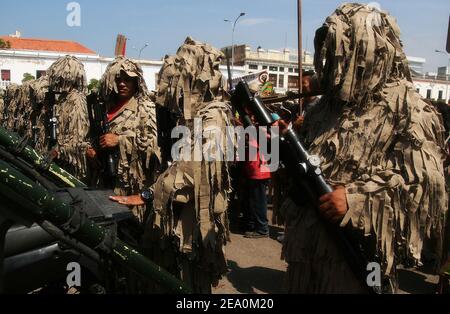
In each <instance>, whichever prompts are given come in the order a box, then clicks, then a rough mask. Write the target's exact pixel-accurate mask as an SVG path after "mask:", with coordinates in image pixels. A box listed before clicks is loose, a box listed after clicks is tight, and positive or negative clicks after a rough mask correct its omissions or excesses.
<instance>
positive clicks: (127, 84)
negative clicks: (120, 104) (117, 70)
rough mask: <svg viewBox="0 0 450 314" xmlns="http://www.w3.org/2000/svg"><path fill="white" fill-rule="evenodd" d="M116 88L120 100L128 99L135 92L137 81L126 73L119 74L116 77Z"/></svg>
mask: <svg viewBox="0 0 450 314" xmlns="http://www.w3.org/2000/svg"><path fill="white" fill-rule="evenodd" d="M116 83H117V88H118V89H119V98H120V99H121V100H128V99H130V98H131V97H133V95H134V94H135V93H136V90H137V82H136V80H135V79H134V78H132V77H129V76H128V75H125V74H121V75H120V77H118V78H117V79H116Z"/></svg>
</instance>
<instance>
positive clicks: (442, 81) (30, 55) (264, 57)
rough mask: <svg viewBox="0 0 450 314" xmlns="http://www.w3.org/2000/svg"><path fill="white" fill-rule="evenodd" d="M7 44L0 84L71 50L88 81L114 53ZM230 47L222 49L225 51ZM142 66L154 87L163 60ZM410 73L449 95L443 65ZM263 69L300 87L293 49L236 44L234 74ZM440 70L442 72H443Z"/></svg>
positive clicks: (37, 42)
mask: <svg viewBox="0 0 450 314" xmlns="http://www.w3.org/2000/svg"><path fill="white" fill-rule="evenodd" d="M0 39H2V40H3V42H5V43H8V47H3V48H1V47H0V74H1V76H0V88H2V89H4V88H5V87H6V86H7V85H9V84H12V83H16V84H21V83H22V80H23V78H24V74H26V73H28V74H31V75H32V76H34V77H35V78H39V77H40V76H41V75H43V74H45V71H46V70H47V69H48V68H49V67H50V65H51V64H52V63H53V62H55V61H56V60H57V59H58V58H59V57H62V56H64V55H73V56H75V57H77V58H78V59H79V60H80V61H81V62H82V63H83V64H84V68H85V70H86V76H87V79H88V82H89V81H90V80H91V79H97V80H98V79H100V78H101V77H102V75H103V73H104V72H105V70H106V67H107V66H108V64H109V63H111V62H112V61H113V59H114V58H112V57H102V56H100V55H99V54H97V53H96V52H95V51H93V50H91V49H89V48H87V47H85V46H83V45H81V44H79V43H76V42H73V41H62V40H48V39H29V38H21V37H20V35H19V36H0ZM227 49H230V47H226V48H222V51H223V52H226V51H227ZM136 61H138V62H139V63H140V64H141V66H142V69H143V72H144V78H145V81H146V83H147V86H148V89H149V90H156V88H157V86H156V85H157V81H158V74H159V71H160V69H161V66H162V64H163V61H161V60H157V61H154V60H136ZM408 61H409V64H410V67H411V72H412V73H413V80H414V84H415V86H416V88H417V91H418V92H419V93H420V95H421V96H422V97H423V98H428V99H432V100H441V101H445V102H449V100H450V80H449V76H448V75H445V70H447V68H445V70H444V69H441V71H440V74H443V75H440V74H433V75H430V74H429V73H427V74H424V73H423V72H424V64H425V62H426V60H425V59H423V58H417V57H408ZM303 67H304V69H305V70H312V69H314V66H313V56H312V55H311V53H309V52H307V51H304V53H303ZM220 70H221V71H222V73H223V76H224V80H227V79H228V71H227V66H226V64H223V65H221V67H220ZM263 70H265V71H267V72H268V74H269V81H271V82H272V83H273V84H274V88H275V91H276V92H277V93H285V92H287V91H289V90H296V89H298V57H297V54H296V53H291V51H290V50H288V49H284V50H283V51H278V50H267V49H262V48H260V47H259V48H258V49H257V50H256V51H252V50H251V48H250V47H249V46H247V45H240V46H235V56H234V67H233V73H232V76H233V78H236V77H241V76H244V75H248V74H252V73H258V72H260V71H263ZM442 72H444V73H442Z"/></svg>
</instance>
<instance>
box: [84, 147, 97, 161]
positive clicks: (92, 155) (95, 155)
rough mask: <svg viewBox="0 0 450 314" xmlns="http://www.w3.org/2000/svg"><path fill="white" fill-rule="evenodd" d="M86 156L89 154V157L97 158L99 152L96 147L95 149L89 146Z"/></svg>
mask: <svg viewBox="0 0 450 314" xmlns="http://www.w3.org/2000/svg"><path fill="white" fill-rule="evenodd" d="M86 156H87V157H88V158H89V159H95V157H97V152H96V151H95V149H93V148H92V147H89V148H88V149H87V150H86Z"/></svg>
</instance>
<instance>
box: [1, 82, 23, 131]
mask: <svg viewBox="0 0 450 314" xmlns="http://www.w3.org/2000/svg"><path fill="white" fill-rule="evenodd" d="M19 87H20V86H19V85H17V84H11V85H8V86H7V87H6V90H5V96H4V102H5V104H4V109H3V111H2V117H1V118H2V121H1V125H2V126H3V127H4V128H6V129H7V130H9V131H14V122H15V120H14V113H15V111H16V107H17V102H18V98H19Z"/></svg>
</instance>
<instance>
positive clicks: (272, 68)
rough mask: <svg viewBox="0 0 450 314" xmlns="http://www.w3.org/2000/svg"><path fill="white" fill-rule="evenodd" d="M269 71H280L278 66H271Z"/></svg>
mask: <svg viewBox="0 0 450 314" xmlns="http://www.w3.org/2000/svg"><path fill="white" fill-rule="evenodd" d="M269 71H273V72H276V71H278V67H269Z"/></svg>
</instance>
